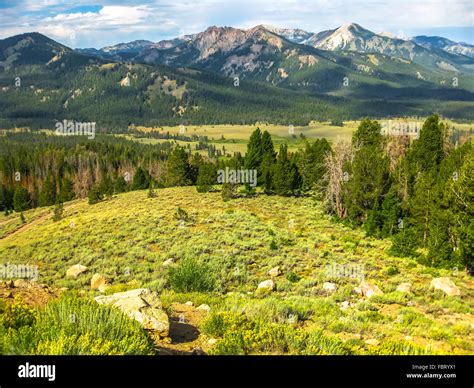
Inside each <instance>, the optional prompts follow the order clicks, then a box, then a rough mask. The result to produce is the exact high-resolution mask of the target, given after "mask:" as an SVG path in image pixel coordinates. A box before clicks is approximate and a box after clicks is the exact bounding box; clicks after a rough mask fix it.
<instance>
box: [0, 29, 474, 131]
mask: <svg viewBox="0 0 474 388" xmlns="http://www.w3.org/2000/svg"><path fill="white" fill-rule="evenodd" d="M473 49H474V46H471V45H469V44H465V43H458V42H453V41H450V40H448V39H445V38H441V37H426V36H418V37H414V38H410V39H407V40H403V39H398V38H394V37H391V36H387V35H386V34H376V33H373V32H371V31H369V30H367V29H365V28H363V27H362V26H360V25H358V24H355V23H353V24H347V25H343V26H341V27H339V28H337V29H334V30H328V31H322V32H319V33H312V32H306V31H304V30H301V29H285V28H276V27H272V26H265V25H258V26H256V27H253V28H251V29H248V30H243V29H238V28H233V27H217V26H211V27H209V28H207V29H206V30H205V31H203V32H200V33H197V34H192V35H185V36H182V37H178V38H175V39H170V40H164V41H160V42H156V43H154V42H151V41H147V40H138V41H133V42H129V43H120V44H117V45H113V46H108V47H104V48H102V49H92V48H90V49H76V50H73V49H70V48H68V47H66V46H64V45H62V44H60V43H58V42H55V41H54V40H52V39H49V38H48V37H46V36H44V35H41V34H39V33H28V34H22V35H17V36H13V37H10V38H7V39H3V40H0V107H1V108H3V112H4V114H3V116H4V117H1V118H0V119H1V120H0V124H1V125H4V126H8V125H12V123H13V122H14V123H15V125H17V124H18V122H28V123H29V124H31V123H34V122H36V121H41V122H43V119H45V118H47V119H46V120H54V119H61V118H62V117H66V116H67V117H71V116H75V117H77V119H84V118H90V119H94V121H99V122H104V123H107V126H108V127H110V126H120V127H122V128H123V127H124V126H125V124H127V125H128V124H129V123H130V122H133V123H142V124H156V125H158V124H162V125H164V123H178V122H183V121H186V122H193V123H210V122H214V123H215V122H239V123H241V122H255V121H272V122H279V123H281V122H295V121H298V120H303V122H307V121H308V120H314V119H332V118H336V117H337V118H345V119H348V118H358V117H363V116H366V115H371V116H377V115H385V116H386V115H424V114H429V113H433V112H436V113H440V114H444V115H447V116H451V117H453V118H469V119H472V118H474V114H473V113H472V112H473V111H474V110H473V109H472V107H473V101H474V98H473V96H474V58H473V57H472V55H473ZM16 76H19V77H22V80H23V86H25V83H26V84H28V87H29V88H15V87H12V80H13V79H14V78H15V77H16ZM38 90H41V92H38ZM99 92H100V93H99ZM132 101H133V103H131V102H132ZM98 105H100V106H101V108H100V109H101V111H100V117H99V118H97V117H94V115H96V114H98V112H97V109H98ZM33 107H34V109H33ZM119 107H120V108H119ZM32 110H33V111H32ZM40 119H41V120H40ZM22 120H23V121H22ZM112 124H113V125H112ZM115 124H116V125H115Z"/></svg>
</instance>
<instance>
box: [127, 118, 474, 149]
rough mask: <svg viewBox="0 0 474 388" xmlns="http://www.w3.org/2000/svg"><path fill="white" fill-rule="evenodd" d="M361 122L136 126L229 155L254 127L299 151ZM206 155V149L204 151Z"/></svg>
mask: <svg viewBox="0 0 474 388" xmlns="http://www.w3.org/2000/svg"><path fill="white" fill-rule="evenodd" d="M390 121H391V122H392V125H397V124H402V123H410V124H411V125H414V124H415V123H416V125H419V127H420V128H421V126H422V125H423V122H424V119H402V118H394V119H393V120H390ZM443 122H445V123H446V124H448V125H449V127H450V128H455V129H457V130H460V131H469V130H471V129H473V128H474V125H473V124H472V123H459V122H455V121H452V120H449V119H446V120H443ZM359 123H360V121H345V122H344V124H343V126H337V125H332V124H331V123H330V122H311V123H310V124H309V125H308V126H284V125H274V124H266V123H256V124H254V125H225V124H222V125H201V126H196V125H190V126H184V127H180V126H174V127H166V126H165V127H160V128H149V127H139V126H137V127H135V129H137V130H139V131H142V132H144V133H149V132H156V131H158V132H159V133H161V134H166V133H170V134H171V135H184V136H193V135H196V136H207V137H208V138H209V142H210V143H211V144H213V145H215V146H216V147H217V148H218V149H221V150H222V147H223V146H224V147H225V149H226V151H227V152H228V153H230V154H233V153H234V152H240V153H241V154H245V152H246V150H247V142H248V139H249V137H250V135H251V134H252V132H253V131H254V130H255V128H256V127H259V128H260V129H261V130H262V131H268V132H269V133H270V135H271V136H272V140H273V142H274V143H275V145H276V147H278V146H279V145H280V144H282V143H288V149H289V150H290V151H291V152H294V151H297V150H298V148H300V147H302V146H303V145H304V140H302V138H301V137H300V135H301V134H302V135H304V136H305V137H306V138H309V139H316V138H326V139H328V140H330V141H331V140H334V139H336V138H337V137H340V136H341V137H347V136H351V135H352V132H354V131H355V129H356V128H357V127H358V125H359ZM380 124H381V125H382V126H383V127H384V126H388V125H389V120H380ZM124 136H125V137H126V138H128V139H133V140H136V141H140V142H143V143H147V144H154V143H162V142H165V141H168V140H165V139H151V138H134V137H133V136H129V135H124ZM177 143H178V144H179V145H181V146H187V145H188V144H190V145H191V147H192V149H194V148H195V146H196V145H197V144H198V143H197V142H186V141H180V140H178V141H177ZM202 153H203V154H207V152H206V151H202Z"/></svg>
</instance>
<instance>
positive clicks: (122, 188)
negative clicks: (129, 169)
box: [114, 175, 128, 193]
mask: <svg viewBox="0 0 474 388" xmlns="http://www.w3.org/2000/svg"><path fill="white" fill-rule="evenodd" d="M127 189H128V184H127V182H126V181H125V178H124V177H123V176H121V175H120V176H119V177H118V178H117V180H116V181H115V185H114V191H115V192H116V193H124V192H126V191H127Z"/></svg>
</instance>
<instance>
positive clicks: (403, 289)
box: [396, 283, 411, 293]
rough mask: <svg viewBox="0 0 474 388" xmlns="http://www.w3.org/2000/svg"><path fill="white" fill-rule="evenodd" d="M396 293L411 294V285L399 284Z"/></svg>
mask: <svg viewBox="0 0 474 388" xmlns="http://www.w3.org/2000/svg"><path fill="white" fill-rule="evenodd" d="M396 291H399V292H406V293H409V292H411V283H400V284H399V285H398V287H397V290H396Z"/></svg>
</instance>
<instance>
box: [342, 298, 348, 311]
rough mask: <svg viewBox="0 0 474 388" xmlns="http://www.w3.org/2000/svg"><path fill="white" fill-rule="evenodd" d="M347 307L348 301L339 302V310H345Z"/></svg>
mask: <svg viewBox="0 0 474 388" xmlns="http://www.w3.org/2000/svg"><path fill="white" fill-rule="evenodd" d="M348 308H349V302H348V301H347V300H345V301H344V302H342V303H341V310H347V309H348Z"/></svg>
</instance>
